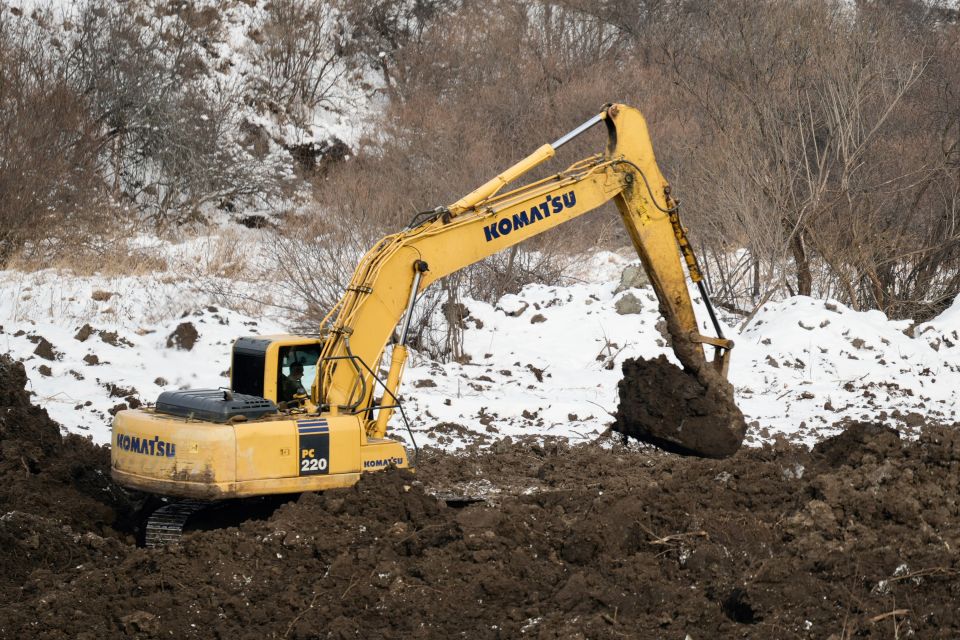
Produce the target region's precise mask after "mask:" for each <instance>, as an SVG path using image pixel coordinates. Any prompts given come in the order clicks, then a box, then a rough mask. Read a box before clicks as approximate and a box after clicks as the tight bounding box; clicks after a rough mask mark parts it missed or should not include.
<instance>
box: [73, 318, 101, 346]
mask: <svg viewBox="0 0 960 640" xmlns="http://www.w3.org/2000/svg"><path fill="white" fill-rule="evenodd" d="M94 333H96V329H94V328H93V327H91V326H90V323H89V322H88V323H87V324H85V325H83V326H82V327H80V330H79V331H77V335H75V336H73V339H74V340H79V341H80V342H86V341H87V338H89V337H90V336H92V335H93V334H94Z"/></svg>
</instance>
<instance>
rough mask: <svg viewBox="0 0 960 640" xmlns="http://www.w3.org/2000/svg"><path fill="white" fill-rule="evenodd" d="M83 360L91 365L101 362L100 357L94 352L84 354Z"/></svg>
mask: <svg viewBox="0 0 960 640" xmlns="http://www.w3.org/2000/svg"><path fill="white" fill-rule="evenodd" d="M83 361H84V362H86V363H87V364H88V365H91V366H92V365H95V364H100V358H98V357H97V356H96V355H94V354H92V353H88V354H87V355H85V356H83Z"/></svg>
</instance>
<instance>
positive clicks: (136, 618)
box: [120, 611, 160, 635]
mask: <svg viewBox="0 0 960 640" xmlns="http://www.w3.org/2000/svg"><path fill="white" fill-rule="evenodd" d="M120 623H121V624H122V625H123V629H124V631H126V632H127V634H128V635H135V634H137V633H146V634H154V633H156V632H158V631H159V630H160V621H159V620H157V616H155V615H153V614H152V613H148V612H146V611H134V612H133V613H130V614H127V615H125V616H123V617H122V618H120Z"/></svg>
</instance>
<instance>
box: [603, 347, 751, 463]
mask: <svg viewBox="0 0 960 640" xmlns="http://www.w3.org/2000/svg"><path fill="white" fill-rule="evenodd" d="M671 337H672V339H673V347H674V352H675V353H676V354H677V357H678V358H679V359H680V361H681V363H682V364H683V368H682V369H681V368H680V367H677V366H676V365H674V364H672V363H671V362H670V361H669V360H667V358H666V357H664V356H659V357H657V358H655V359H653V360H646V359H642V358H641V359H636V360H627V361H626V362H624V363H623V379H621V380H620V383H619V392H620V404H619V406H618V408H617V414H616V417H617V421H616V423H615V424H614V426H613V429H614V430H615V431H619V432H620V433H623V434H625V435H628V436H631V437H633V438H636V439H637V440H641V441H643V442H647V443H649V444H652V445H655V446H657V447H660V448H661V449H664V450H665V451H670V452H672V453H679V454H683V455H691V456H697V457H701V458H726V457H729V456H732V455H733V454H734V453H736V452H737V450H738V449H739V448H740V445H741V444H742V442H743V438H744V436H745V435H746V432H747V425H746V422H745V421H744V419H743V414H742V413H741V412H740V409H739V408H737V405H736V404H735V403H734V400H733V386H732V385H731V384H730V383H729V382H727V380H726V379H725V378H724V377H723V374H722V372H721V371H720V370H719V369H718V368H717V367H715V366H713V363H710V362H707V361H706V360H705V359H704V357H703V351H702V350H701V349H699V348H698V345H696V344H695V343H693V342H692V341H690V340H689V339H687V338H685V337H684V336H682V335H680V334H679V333H675V332H673V331H671Z"/></svg>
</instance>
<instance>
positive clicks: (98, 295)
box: [90, 289, 113, 302]
mask: <svg viewBox="0 0 960 640" xmlns="http://www.w3.org/2000/svg"><path fill="white" fill-rule="evenodd" d="M90 297H91V298H92V299H93V300H96V301H97V302H106V301H107V300H109V299H110V298H112V297H113V293H111V292H110V291H100V290H99V289H98V290H96V291H94V292H93V293H91V294H90Z"/></svg>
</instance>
